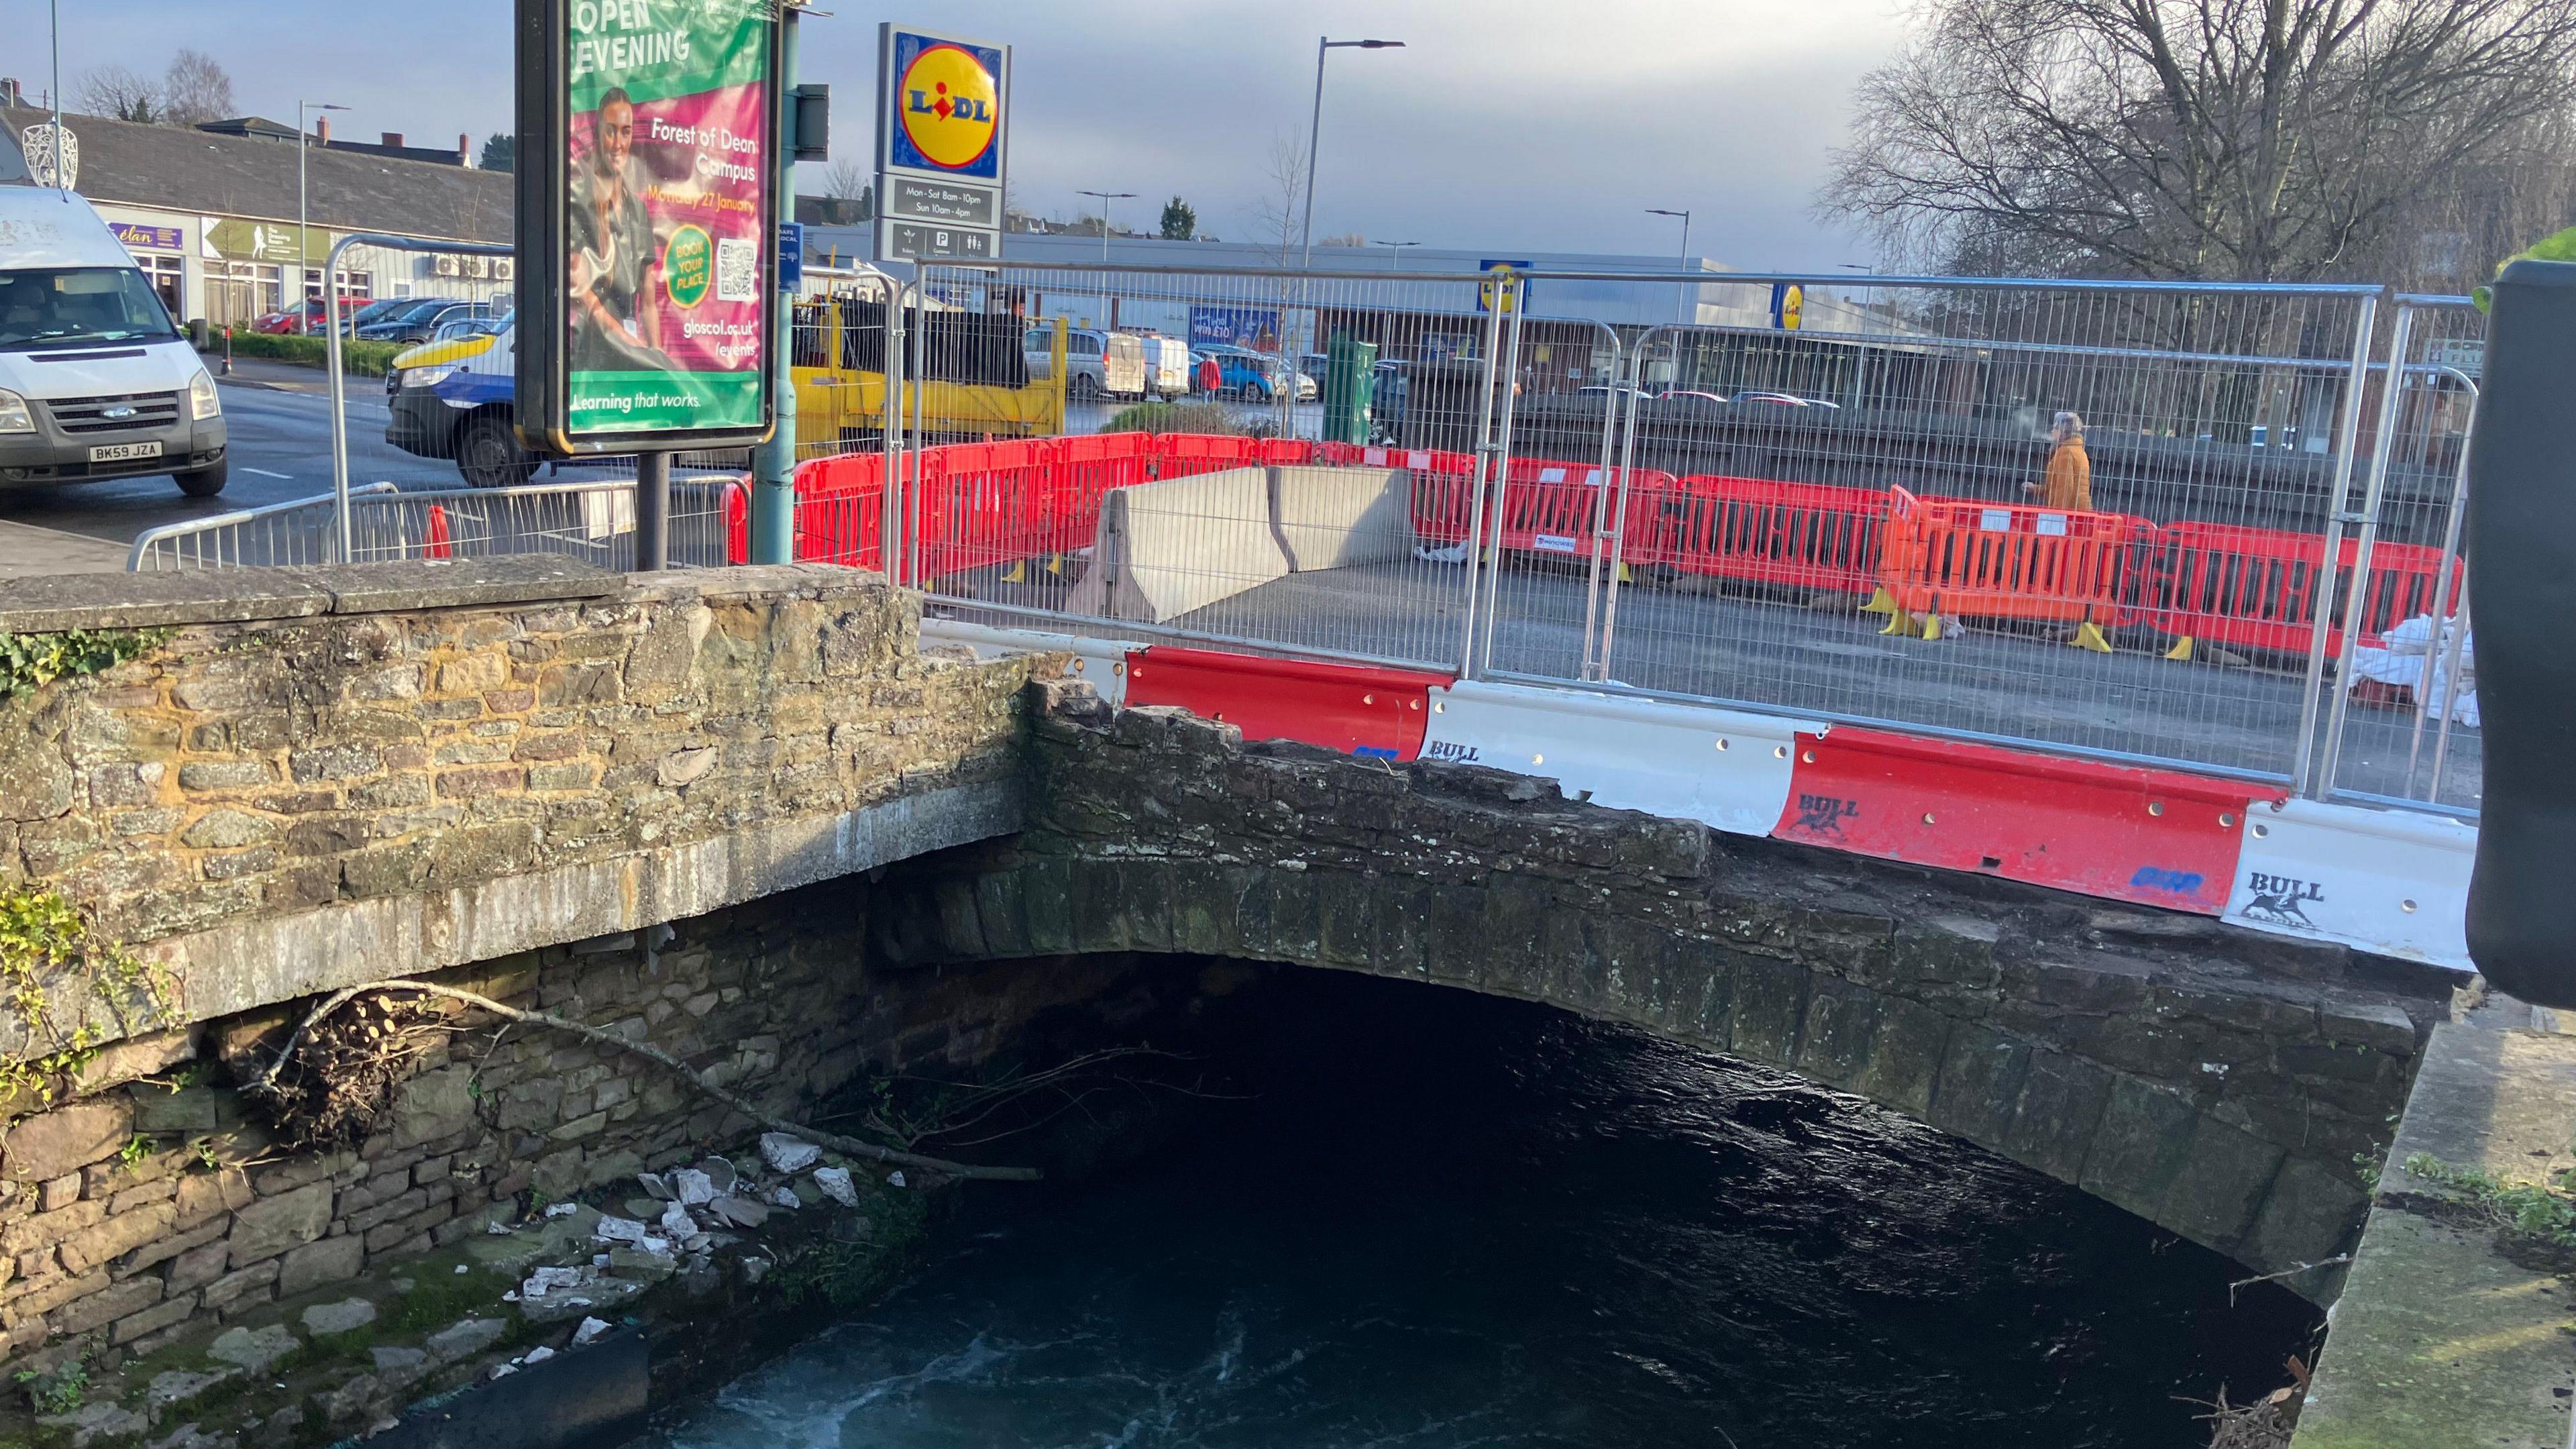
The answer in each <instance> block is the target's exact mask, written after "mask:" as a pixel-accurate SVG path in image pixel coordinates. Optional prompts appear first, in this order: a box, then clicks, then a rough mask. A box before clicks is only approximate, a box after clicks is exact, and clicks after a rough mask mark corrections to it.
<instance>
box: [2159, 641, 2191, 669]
mask: <svg viewBox="0 0 2576 1449" xmlns="http://www.w3.org/2000/svg"><path fill="white" fill-rule="evenodd" d="M2165 657H2166V658H2167V659H2171V660H2174V661H2176V662H2178V663H2183V664H2188V663H2190V662H2191V636H2190V635H2189V634H2185V635H2183V636H2182V637H2181V638H2179V639H2176V640H2175V641H2174V647H2172V648H2171V649H2168V650H2166V651H2165Z"/></svg>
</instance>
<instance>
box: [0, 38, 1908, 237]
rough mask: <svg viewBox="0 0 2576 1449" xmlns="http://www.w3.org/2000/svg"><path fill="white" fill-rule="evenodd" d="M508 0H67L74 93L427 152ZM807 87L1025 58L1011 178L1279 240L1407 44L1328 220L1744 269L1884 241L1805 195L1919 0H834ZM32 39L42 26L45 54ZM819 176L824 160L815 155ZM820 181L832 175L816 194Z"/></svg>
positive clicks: (489, 62) (484, 76)
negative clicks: (175, 85) (1193, 215)
mask: <svg viewBox="0 0 2576 1449" xmlns="http://www.w3.org/2000/svg"><path fill="white" fill-rule="evenodd" d="M510 8H511V7H510V5H509V3H508V0H437V3H430V4H423V3H418V0H255V3H254V0H63V3H62V26H63V34H62V68H63V77H64V85H65V89H66V90H67V91H68V92H69V93H70V94H71V95H72V96H74V97H77V96H78V95H79V94H80V90H79V78H80V76H81V75H82V74H83V73H84V72H85V71H87V70H89V69H91V68H93V67H96V66H101V65H125V66H128V67H131V68H133V69H135V70H138V71H143V72H146V73H150V74H157V73H158V72H159V71H160V70H161V68H162V67H163V66H164V65H166V64H167V63H168V61H169V58H170V53H171V51H172V50H173V49H175V48H176V47H178V46H182V45H193V46H195V47H197V48H198V49H201V50H204V51H206V52H208V53H209V54H211V55H213V56H215V57H216V58H217V59H218V60H220V61H222V62H223V64H224V65H225V66H226V67H227V68H229V69H230V70H231V72H232V75H233V80H234V95H235V98H236V100H237V101H238V102H239V103H240V105H241V107H242V109H244V110H246V111H251V112H254V113H257V114H261V115H266V116H270V117H272V118H276V119H279V120H283V121H286V122H289V123H290V124H291V123H292V122H293V121H294V119H295V103H296V100H297V99H298V98H299V97H301V98H304V99H308V100H327V101H337V102H340V103H342V104H345V105H348V106H350V107H351V110H350V111H349V112H348V113H347V114H345V115H338V116H335V117H334V118H333V121H334V126H335V129H339V130H341V131H343V132H344V133H345V134H351V135H355V136H359V137H363V138H366V139H370V140H372V139H374V138H375V136H376V135H377V133H379V132H383V131H400V132H403V133H404V134H405V135H406V137H407V138H408V139H409V140H410V141H411V142H412V143H413V144H415V145H421V144H430V145H438V144H445V143H447V142H449V141H452V140H453V138H454V137H455V136H456V135H457V133H458V132H460V131H462V132H468V133H471V134H472V136H473V138H474V144H475V145H476V146H477V147H478V148H479V147H480V146H481V144H482V140H483V138H484V137H485V136H486V135H488V134H490V133H491V132H493V131H495V130H503V129H507V128H508V127H509V126H510V124H511V120H510V107H511V99H510V59H511V57H510V39H509V24H508V17H509V13H510ZM823 8H825V9H831V10H835V11H836V12H837V13H836V14H834V15H833V16H832V17H831V18H829V19H824V18H819V17H818V18H810V19H808V20H806V21H805V22H804V23H803V28H802V32H801V33H802V36H803V68H802V74H803V77H804V78H805V79H807V80H820V81H825V82H828V83H830V84H831V86H832V88H833V93H834V100H835V109H836V117H835V120H836V125H835V131H836V133H837V135H836V140H837V141H838V142H839V144H840V145H841V146H842V147H844V148H847V149H849V150H850V151H852V152H853V153H854V154H862V155H863V154H865V152H866V150H867V148H868V146H869V145H870V140H871V136H872V127H871V125H870V120H869V118H870V113H871V111H872V109H873V106H872V101H873V97H874V94H875V87H876V62H875V35H876V25H877V22H878V21H879V20H883V19H906V20H912V21H915V22H918V23H922V24H924V25H925V26H930V25H933V24H935V25H936V26H937V28H940V29H945V30H949V31H953V32H959V33H964V34H968V35H972V36H976V37H978V38H981V39H986V40H995V41H1005V42H1008V43H1010V44H1011V45H1013V46H1014V47H1015V48H1016V49H1015V57H1014V58H1015V61H1016V64H1017V68H1018V75H1017V77H1016V80H1015V83H1014V87H1013V89H1014V97H1013V99H1014V101H1015V103H1016V117H1015V121H1014V127H1015V129H1014V135H1013V140H1012V150H1011V167H1012V173H1013V174H1012V194H1013V197H1014V199H1015V200H1016V201H1018V202H1019V203H1020V204H1021V205H1023V206H1026V207H1028V208H1030V209H1032V210H1034V211H1037V212H1040V213H1041V214H1046V215H1063V216H1068V217H1070V216H1073V215H1076V214H1079V213H1080V212H1081V210H1082V209H1083V208H1084V207H1086V206H1089V205H1091V203H1088V202H1086V201H1084V200H1083V199H1082V198H1080V197H1078V196H1076V195H1075V194H1074V193H1075V192H1076V191H1077V190H1080V189H1083V188H1089V189H1092V190H1098V191H1133V192H1138V193H1141V194H1142V196H1143V197H1144V198H1145V200H1140V201H1135V202H1125V203H1121V204H1120V205H1121V207H1122V208H1124V209H1122V210H1119V211H1117V212H1115V213H1113V215H1114V216H1115V218H1116V220H1117V221H1119V222H1120V223H1121V224H1128V223H1150V221H1151V216H1150V215H1149V213H1152V212H1158V211H1159V209H1160V207H1161V204H1162V201H1163V199H1164V198H1166V197H1168V196H1171V195H1172V194H1173V193H1175V192H1177V193H1179V194H1180V195H1182V196H1184V197H1187V198H1188V199H1189V200H1190V201H1191V202H1192V203H1193V204H1194V205H1196V206H1197V208H1198V213H1199V225H1200V228H1201V229H1202V230H1204V231H1209V232H1213V233H1215V234H1217V235H1219V236H1222V237H1226V238H1228V239H1238V238H1241V239H1252V238H1253V237H1254V236H1255V233H1256V222H1255V217H1256V215H1257V212H1258V207H1259V199H1260V197H1261V196H1262V194H1263V193H1264V190H1265V186H1266V180H1265V178H1266V174H1267V172H1268V170H1269V162H1270V154H1271V148H1272V143H1273V141H1274V139H1276V138H1280V137H1286V138H1289V139H1290V140H1292V141H1293V143H1294V144H1295V145H1297V146H1298V147H1300V148H1302V147H1303V145H1304V143H1305V132H1306V125H1307V120H1308V113H1309V112H1308V108H1309V106H1310V105H1311V103H1312V98H1313V85H1314V46H1315V39H1316V37H1317V36H1318V35H1319V34H1331V35H1333V36H1334V37H1336V38H1355V37H1359V36H1371V35H1374V36H1383V37H1386V38H1389V39H1395V40H1402V41H1405V42H1406V43H1407V48H1406V49H1404V50H1396V51H1377V52H1363V51H1336V52H1335V53H1334V55H1333V60H1332V72H1331V78H1330V80H1329V82H1328V89H1327V92H1326V96H1325V104H1326V114H1325V118H1324V140H1323V146H1322V167H1321V180H1320V181H1319V182H1318V184H1317V186H1316V206H1315V230H1316V234H1317V235H1318V236H1329V235H1334V234H1337V233H1344V232H1359V233H1361V234H1363V235H1365V236H1367V237H1370V238H1373V239H1377V240H1385V241H1420V242H1424V243H1428V244H1430V245H1434V246H1456V247H1463V248H1471V249H1479V250H1491V251H1496V252H1500V253H1504V254H1510V253H1513V252H1517V251H1524V250H1568V251H1573V250H1583V251H1609V252H1636V253H1649V254H1652V253H1661V252H1667V251H1677V250H1678V245H1679V241H1680V236H1679V224H1678V223H1677V222H1674V221H1672V220H1669V219H1667V218H1664V217H1658V216H1649V215H1646V214H1645V208H1647V207H1657V206H1660V207H1671V208H1675V209H1681V208H1688V209H1690V210H1691V211H1692V212H1694V213H1695V218H1694V221H1693V224H1692V230H1691V250H1692V251H1694V252H1696V253H1698V254H1700V255H1702V256H1706V257H1712V258H1715V259H1716V260H1718V261H1721V262H1725V263H1728V264H1731V265H1735V266H1740V267H1775V268H1788V267H1802V268H1821V267H1826V266H1831V265H1834V264H1837V263H1842V262H1867V261H1869V260H1871V257H1870V255H1869V253H1868V249H1867V247H1866V245H1865V244H1864V243H1863V242H1862V241H1861V240H1860V239H1858V238H1856V237H1854V236H1851V235H1848V234H1846V233H1844V232H1842V231H1840V230H1839V229H1837V228H1834V227H1831V226H1827V225H1823V224H1820V223H1818V222H1816V221H1815V220H1814V219H1813V218H1812V217H1811V216H1810V215H1809V212H1808V207H1809V202H1810V199H1811V197H1812V196H1813V194H1814V190H1815V186H1816V183H1817V180H1818V177H1819V175H1820V173H1821V171H1822V169H1823V167H1824V165H1825V162H1826V154H1827V152H1828V151H1829V150H1830V149H1831V148H1832V147H1833V146H1834V145H1835V144H1836V142H1837V141H1838V140H1839V138H1840V136H1841V133H1842V129H1843V124H1844V120H1845V117H1846V115H1847V113H1848V108H1849V103H1850V96H1851V88H1852V83H1853V81H1854V80H1856V79H1857V78H1858V77H1859V76H1860V74H1861V73H1862V72H1863V71H1865V70H1867V69H1868V68H1869V67H1870V66H1872V65H1874V64H1876V63H1877V62H1878V61H1879V60H1881V59H1883V58H1884V57H1885V56H1886V55H1887V53H1888V52H1889V51H1890V50H1891V49H1892V48H1893V46H1894V45H1895V44H1896V42H1897V39H1898V37H1899V35H1900V33H1901V29H1902V9H1901V0H1717V3H1707V0H1700V3H1678V0H1477V3H1467V0H1449V3H1430V0H1374V3H1363V0H1308V3H1304V4H1297V5H1276V4H1259V3H1254V4H1242V3H1229V4H1223V5H1212V4H1205V3H1199V4H1188V3H1180V0H1082V3H1078V4H1062V3H1048V4H1042V5H1041V4H1031V3H1028V0H1019V3H1002V0H946V3H943V4H939V5H924V6H922V7H920V8H918V9H916V10H913V11H909V12H902V11H897V12H887V11H883V10H879V9H876V8H874V7H868V6H860V5H857V4H854V3H849V0H823ZM46 10H47V5H46V0H0V35H5V36H8V37H10V39H11V40H12V42H13V44H11V45H10V46H9V48H8V49H9V54H8V56H7V57H6V59H5V61H0V64H6V65H7V66H8V67H9V68H10V69H11V70H12V71H13V72H19V73H20V74H19V79H20V80H21V81H23V82H24V83H25V84H26V88H27V91H28V93H29V94H30V95H31V96H32V95H34V94H35V93H36V92H38V91H40V90H42V89H44V88H45V86H46V85H47V83H48V81H47V76H46V63H47V61H46V56H45V53H44V46H43V39H44V35H45V20H46ZM30 42H32V43H30ZM807 170H808V171H809V172H812V171H814V170H815V168H811V167H809V168H807ZM818 180H819V177H816V176H810V175H809V177H808V178H807V179H806V182H805V185H806V186H807V187H808V189H812V188H813V186H814V184H815V183H816V182H817V181H818Z"/></svg>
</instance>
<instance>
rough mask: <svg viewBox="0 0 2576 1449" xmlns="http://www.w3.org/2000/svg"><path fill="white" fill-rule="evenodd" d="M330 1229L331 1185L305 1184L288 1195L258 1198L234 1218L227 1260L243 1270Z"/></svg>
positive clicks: (286, 1193) (307, 1241)
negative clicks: (258, 1199) (230, 1247)
mask: <svg viewBox="0 0 2576 1449" xmlns="http://www.w3.org/2000/svg"><path fill="white" fill-rule="evenodd" d="M330 1226H331V1184H329V1183H327V1182H315V1183H308V1184H306V1185H305V1186H303V1187H299V1188H296V1189H294V1190H293V1191H291V1192H282V1193H279V1194H278V1195H277V1196H275V1197H270V1198H262V1199H261V1200H260V1201H258V1202H255V1203H252V1204H251V1205H250V1206H248V1207H246V1208H243V1209H242V1210H241V1211H240V1212H239V1213H238V1214H236V1215H235V1216H234V1218H233V1230H232V1235H231V1237H230V1238H229V1239H228V1241H229V1242H230V1243H231V1245H232V1252H231V1254H230V1256H229V1258H228V1259H227V1261H229V1262H230V1263H231V1264H232V1266H233V1267H235V1268H237V1269H238V1268H246V1267H248V1266H250V1265H251V1264H253V1263H256V1262H258V1261H259V1260H261V1259H263V1258H273V1257H276V1256H277V1255H278V1254H280V1253H283V1252H285V1251H286V1250H287V1249H289V1248H292V1247H296V1246H299V1245H301V1244H304V1243H309V1242H311V1241H313V1240H314V1239H315V1238H318V1237H320V1236H322V1234H323V1232H324V1231H325V1230H326V1229H328V1228H329V1227H330Z"/></svg>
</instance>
